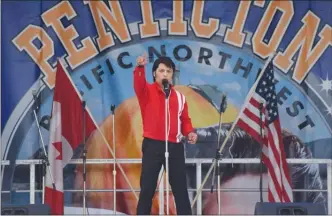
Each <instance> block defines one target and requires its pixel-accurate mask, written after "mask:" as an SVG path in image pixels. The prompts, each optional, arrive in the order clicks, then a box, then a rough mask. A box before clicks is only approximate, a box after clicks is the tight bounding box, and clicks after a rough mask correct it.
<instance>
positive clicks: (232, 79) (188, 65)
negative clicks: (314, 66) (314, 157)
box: [73, 40, 331, 142]
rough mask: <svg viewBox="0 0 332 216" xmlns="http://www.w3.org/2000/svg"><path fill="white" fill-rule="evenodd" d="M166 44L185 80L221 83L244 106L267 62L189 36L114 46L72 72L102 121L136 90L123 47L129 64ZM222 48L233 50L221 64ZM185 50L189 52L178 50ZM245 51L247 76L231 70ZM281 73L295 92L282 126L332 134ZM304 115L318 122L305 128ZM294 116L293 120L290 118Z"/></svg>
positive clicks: (311, 134)
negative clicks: (203, 52)
mask: <svg viewBox="0 0 332 216" xmlns="http://www.w3.org/2000/svg"><path fill="white" fill-rule="evenodd" d="M162 44H165V45H166V53H167V55H169V56H170V57H171V58H173V61H174V62H175V64H176V65H177V67H179V68H180V84H181V85H188V84H196V85H202V84H209V85H213V86H216V87H217V88H218V89H219V90H221V91H223V92H225V93H227V95H228V100H229V102H230V103H232V104H233V105H235V106H236V107H237V108H239V109H240V108H241V106H242V105H243V102H244V100H245V97H246V96H247V93H248V91H249V89H250V87H251V86H252V84H253V82H254V80H255V78H256V76H257V72H258V68H262V67H263V63H262V62H261V61H260V60H258V59H255V57H254V56H253V55H252V54H247V52H244V50H238V49H233V48H231V47H229V46H227V45H214V44H211V43H204V42H197V41H190V40H149V41H148V42H144V43H140V44H135V45H131V46H127V47H125V48H120V49H115V50H113V51H111V52H109V53H107V54H106V55H104V56H103V57H100V58H99V59H96V60H95V61H92V62H91V63H90V64H88V65H86V66H85V67H84V68H81V69H79V70H78V71H76V72H75V73H74V74H73V80H74V82H75V84H76V85H77V87H78V89H81V90H82V91H84V98H85V100H87V103H88V106H89V108H90V109H91V111H92V112H93V115H94V117H95V118H96V120H97V122H98V123H101V122H102V121H103V119H105V118H106V117H107V116H108V115H109V114H110V106H111V105H112V104H115V105H116V106H118V105H119V104H120V103H121V102H122V101H123V100H125V99H128V98H130V97H133V96H135V95H134V90H133V75H132V73H133V68H129V69H123V68H121V67H120V66H119V65H118V64H117V57H118V55H119V54H120V53H122V52H124V51H127V52H129V54H130V56H128V57H125V58H124V59H123V61H124V62H125V63H127V64H129V63H133V64H135V61H136V58H137V56H139V55H141V54H142V53H144V52H147V50H148V47H149V46H153V47H155V48H157V49H159V47H160V45H162ZM180 44H185V45H187V46H188V47H190V48H191V50H192V57H191V58H190V59H189V60H187V61H185V62H179V61H177V60H176V59H175V58H174V56H173V49H174V47H176V46H178V45H180ZM200 47H204V48H209V49H211V50H212V52H213V56H212V57H211V59H210V62H211V65H206V64H205V63H204V62H203V63H202V64H200V63H197V60H198V55H199V49H200ZM219 51H223V52H226V53H229V54H231V55H232V58H231V59H229V60H227V61H226V65H225V67H224V69H219V68H218V66H219V63H220V59H221V57H220V55H219V54H218V53H219ZM179 55H180V56H183V55H184V54H183V53H182V54H181V52H180V53H179ZM239 57H241V58H242V59H243V62H242V64H243V65H247V64H248V62H251V63H253V67H252V70H251V71H252V72H251V73H250V75H249V77H248V79H245V78H243V76H242V75H243V72H241V71H240V72H239V73H238V74H234V73H232V70H233V68H234V66H235V64H236V61H237V59H238V58H239ZM106 59H109V60H110V62H111V63H112V66H113V69H114V71H115V74H114V75H110V73H109V70H108V69H107V66H106V64H105V60H106ZM98 64H101V65H102V68H103V71H104V75H102V79H103V83H102V84H98V82H97V81H96V80H95V78H94V77H93V74H92V73H91V68H94V67H96V66H97V65H98ZM151 68H152V63H149V64H148V65H147V67H146V74H147V80H148V81H149V82H152V76H151ZM82 74H84V75H85V76H86V77H87V79H88V80H89V81H90V82H91V84H92V85H93V87H94V88H93V89H92V90H90V91H89V90H88V89H87V88H86V87H85V85H84V84H83V82H82V81H81V80H80V78H79V77H80V76H81V75H82ZM275 75H276V78H277V79H278V80H280V82H279V83H278V84H277V85H276V89H277V92H278V91H279V90H280V89H281V88H282V87H287V88H288V89H289V90H290V91H291V92H292V95H291V96H288V99H287V100H286V101H285V102H284V104H283V105H282V106H279V112H280V117H281V122H282V126H283V127H284V128H287V129H289V130H290V131H292V132H293V133H295V134H296V135H298V136H300V137H301V139H302V140H303V141H305V142H307V141H312V140H315V139H320V138H327V137H331V135H330V134H329V132H328V130H327V129H326V125H325V124H324V123H323V121H322V118H321V116H320V115H319V114H318V113H317V112H316V110H315V109H314V108H313V106H312V104H311V103H310V102H309V101H308V99H307V97H306V95H305V94H303V93H302V92H301V91H300V89H298V88H297V87H296V85H294V84H293V82H292V81H290V80H289V79H288V78H285V77H284V76H283V75H282V74H281V72H276V73H275ZM296 100H300V101H301V102H302V103H303V105H304V107H305V108H304V110H301V111H300V114H299V115H298V116H297V117H294V118H293V117H289V115H288V114H287V113H286V107H289V106H290V105H291V104H292V103H293V102H294V101H296ZM305 115H309V116H310V117H311V119H313V121H314V122H315V127H314V128H310V127H309V126H308V127H306V128H305V129H303V130H299V129H298V127H297V125H298V124H300V123H302V122H303V121H305ZM289 119H291V120H289Z"/></svg>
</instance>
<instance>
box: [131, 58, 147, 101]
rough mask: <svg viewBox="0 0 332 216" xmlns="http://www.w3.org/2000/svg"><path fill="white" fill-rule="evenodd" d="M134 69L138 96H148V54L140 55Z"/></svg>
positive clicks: (135, 88) (135, 87)
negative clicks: (146, 69)
mask: <svg viewBox="0 0 332 216" xmlns="http://www.w3.org/2000/svg"><path fill="white" fill-rule="evenodd" d="M136 63H137V64H136V67H135V69H134V90H135V93H136V95H137V97H138V98H142V97H145V96H146V93H147V85H148V83H147V82H146V76H145V65H146V56H139V57H138V58H137V60H136Z"/></svg>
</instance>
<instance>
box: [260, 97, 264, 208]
mask: <svg viewBox="0 0 332 216" xmlns="http://www.w3.org/2000/svg"><path fill="white" fill-rule="evenodd" d="M259 116H260V117H259V122H260V138H261V152H260V161H259V166H260V167H259V168H260V173H259V192H260V201H261V202H263V161H262V154H263V136H264V135H263V103H262V102H261V103H259Z"/></svg>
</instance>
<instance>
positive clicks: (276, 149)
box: [237, 61, 293, 202]
mask: <svg viewBox="0 0 332 216" xmlns="http://www.w3.org/2000/svg"><path fill="white" fill-rule="evenodd" d="M262 73H263V74H262V76H261V78H260V80H259V81H258V84H257V87H256V89H255V91H254V92H253V94H252V96H250V98H249V101H248V102H247V103H246V105H245V107H244V109H243V112H242V114H241V115H240V117H239V120H238V123H237V124H238V126H239V127H240V128H242V129H243V130H245V131H246V132H247V133H249V134H250V135H251V136H252V137H253V138H254V139H255V140H256V141H257V142H259V143H262V145H263V148H262V161H263V163H264V164H265V166H266V167H267V169H268V177H269V180H268V200H269V202H292V201H293V193H292V187H291V180H290V174H289V169H288V166H287V162H286V156H285V151H284V144H283V140H282V136H281V127H280V120H279V113H278V102H277V95H276V91H275V82H274V73H273V64H272V61H270V63H268V65H267V67H266V70H265V71H262ZM261 104H262V106H260V105H261ZM260 108H261V109H262V115H261V114H260ZM260 119H262V123H261V121H260ZM260 124H262V125H263V130H262V132H263V133H262V134H263V137H262V139H261V135H260V134H261V132H260V131H261V130H260V128H261V127H260Z"/></svg>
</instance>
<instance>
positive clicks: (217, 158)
mask: <svg viewBox="0 0 332 216" xmlns="http://www.w3.org/2000/svg"><path fill="white" fill-rule="evenodd" d="M226 107H227V101H226V95H224V94H223V95H222V98H221V103H220V118H219V128H218V142H217V149H216V156H215V158H214V161H213V163H217V168H216V166H214V167H213V175H212V184H211V193H213V188H214V183H215V180H214V178H215V176H216V175H217V183H218V184H217V203H218V215H220V214H221V206H220V205H221V203H220V178H221V177H220V163H219V161H220V160H221V158H222V153H221V152H219V148H220V147H219V146H220V144H219V143H220V132H221V123H222V114H223V113H224V112H225V110H226ZM216 170H217V171H216Z"/></svg>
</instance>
